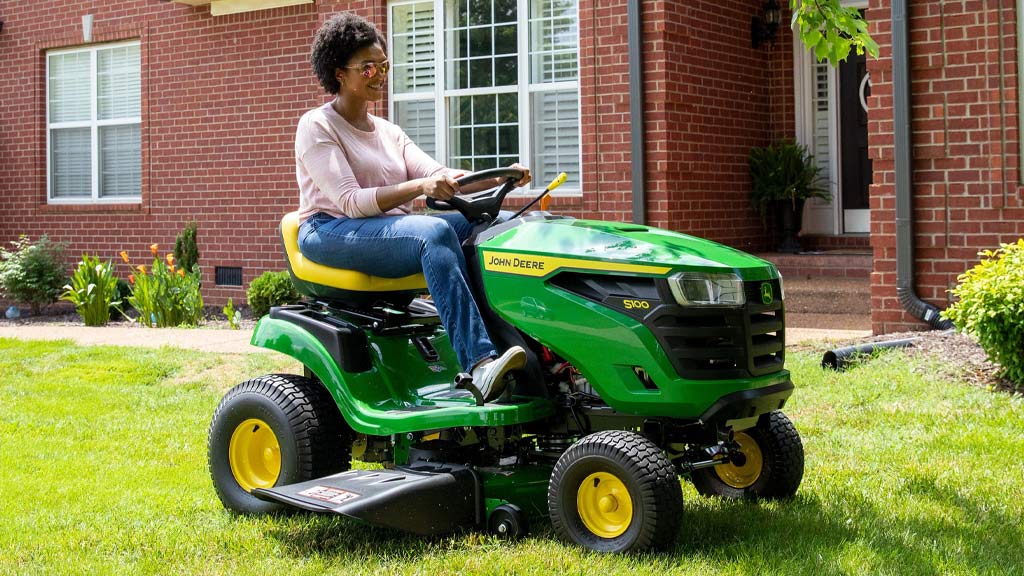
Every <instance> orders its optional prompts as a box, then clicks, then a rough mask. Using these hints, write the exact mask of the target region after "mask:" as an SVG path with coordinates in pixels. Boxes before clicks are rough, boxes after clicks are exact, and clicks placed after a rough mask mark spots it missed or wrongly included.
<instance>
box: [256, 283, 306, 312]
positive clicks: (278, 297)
mask: <svg viewBox="0 0 1024 576" xmlns="http://www.w3.org/2000/svg"><path fill="white" fill-rule="evenodd" d="M246 296H247V297H248V299H249V307H250V308H252V313H253V315H254V316H256V317H260V316H263V315H264V314H266V313H267V312H270V308H271V307H272V306H284V305H285V304H294V303H296V302H298V301H299V300H300V299H301V298H302V295H301V294H299V291H298V290H296V289H295V285H294V284H292V279H291V277H290V276H289V275H288V273H287V272H264V273H263V274H261V275H260V276H259V278H256V279H255V280H253V281H252V282H250V283H249V289H248V290H247V291H246Z"/></svg>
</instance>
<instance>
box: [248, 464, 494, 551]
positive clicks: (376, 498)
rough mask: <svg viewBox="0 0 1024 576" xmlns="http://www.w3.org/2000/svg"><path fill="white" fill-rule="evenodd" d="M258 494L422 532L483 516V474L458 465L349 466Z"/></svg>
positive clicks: (451, 527) (439, 530) (461, 524)
mask: <svg viewBox="0 0 1024 576" xmlns="http://www.w3.org/2000/svg"><path fill="white" fill-rule="evenodd" d="M252 493H253V495H254V496H256V497H257V498H260V499H263V500H269V501H274V502H281V503H283V504H287V505H289V506H294V507H296V508H302V509H304V510H310V511H313V512H329V513H334V514H342V515H344V516H349V517H352V518H357V519H359V520H363V521H365V522H368V523H370V524H375V525H377V526H385V527H389V528H397V529H400V530H406V531H409V532H414V533H416V534H422V535H434V534H443V533H445V532H450V531H451V530H454V529H456V528H460V527H472V526H474V525H476V524H478V523H479V522H480V521H481V518H482V514H483V506H482V503H483V496H482V494H483V493H482V486H481V484H480V480H479V476H478V475H477V474H476V472H475V471H473V470H472V469H470V468H467V467H465V466H459V465H455V464H422V463H416V464H414V465H411V466H397V467H395V468H393V469H390V470H349V471H347V472H342V473H340V474H334V475H333V476H325V477H323V478H317V479H315V480H309V481H307V482H300V483H298V484H290V485H288V486H275V487H273V488H257V489H255V490H253V491H252Z"/></svg>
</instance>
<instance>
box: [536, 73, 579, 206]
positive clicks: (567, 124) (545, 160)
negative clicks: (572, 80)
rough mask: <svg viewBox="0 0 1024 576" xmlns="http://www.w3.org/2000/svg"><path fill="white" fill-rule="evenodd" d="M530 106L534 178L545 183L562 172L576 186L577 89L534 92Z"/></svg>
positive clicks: (577, 166) (577, 149)
mask: <svg viewBox="0 0 1024 576" xmlns="http://www.w3.org/2000/svg"><path fill="white" fill-rule="evenodd" d="M532 109H533V110H532V111H533V126H534V128H533V170H534V174H535V175H536V176H535V178H534V179H535V180H536V181H537V182H538V183H543V184H546V183H547V182H550V181H551V180H553V179H554V178H555V176H558V174H559V173H560V172H565V173H566V174H568V175H569V178H568V182H570V183H575V185H576V186H578V185H579V181H580V132H579V102H578V98H577V95H576V91H575V90H559V91H552V92H536V93H534V94H533V98H532ZM543 184H542V185H543ZM570 186H572V184H570Z"/></svg>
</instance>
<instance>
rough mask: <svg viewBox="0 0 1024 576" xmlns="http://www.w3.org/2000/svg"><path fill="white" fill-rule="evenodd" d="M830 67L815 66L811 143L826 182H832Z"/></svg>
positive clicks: (824, 65) (812, 152) (815, 159)
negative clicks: (830, 169)
mask: <svg viewBox="0 0 1024 576" xmlns="http://www.w3.org/2000/svg"><path fill="white" fill-rule="evenodd" d="M828 67H829V64H828V63H827V62H825V63H818V64H816V65H815V66H814V136H813V138H814V142H812V143H811V154H814V161H815V162H816V163H817V164H818V166H820V167H821V178H822V180H823V181H825V182H831V181H832V174H831V173H830V172H829V168H830V166H831V163H830V162H829V157H830V150H831V148H830V142H829V126H828V124H829V102H830V101H829V97H828Z"/></svg>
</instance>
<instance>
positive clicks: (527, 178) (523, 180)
mask: <svg viewBox="0 0 1024 576" xmlns="http://www.w3.org/2000/svg"><path fill="white" fill-rule="evenodd" d="M509 168H511V169H513V170H521V171H522V172H523V177H522V178H520V179H519V180H518V181H516V188H522V187H523V186H526V185H527V184H529V183H530V181H531V180H533V177H531V176H530V169H529V168H527V167H526V166H523V165H522V164H520V163H518V162H516V163H515V164H512V165H511V166H509Z"/></svg>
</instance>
